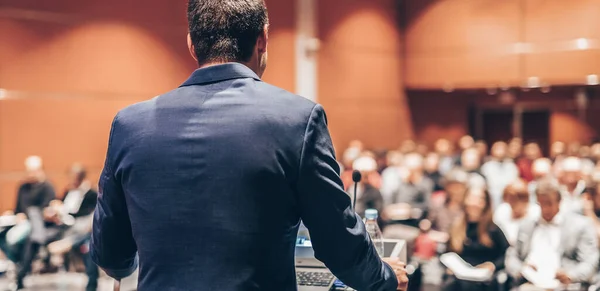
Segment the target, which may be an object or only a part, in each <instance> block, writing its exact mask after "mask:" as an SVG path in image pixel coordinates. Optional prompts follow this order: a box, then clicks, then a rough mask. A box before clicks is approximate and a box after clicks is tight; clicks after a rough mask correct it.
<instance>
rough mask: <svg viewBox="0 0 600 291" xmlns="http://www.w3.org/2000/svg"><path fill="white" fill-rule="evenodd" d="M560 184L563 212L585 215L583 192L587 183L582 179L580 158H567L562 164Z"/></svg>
mask: <svg viewBox="0 0 600 291" xmlns="http://www.w3.org/2000/svg"><path fill="white" fill-rule="evenodd" d="M560 169H561V170H560V173H559V177H558V182H559V183H560V193H561V194H562V200H561V206H560V209H561V211H570V212H574V213H579V214H583V195H582V194H583V191H585V181H584V180H583V179H582V163H581V159H579V158H578V157H573V156H571V157H567V158H565V159H564V160H563V161H562V162H561V167H560Z"/></svg>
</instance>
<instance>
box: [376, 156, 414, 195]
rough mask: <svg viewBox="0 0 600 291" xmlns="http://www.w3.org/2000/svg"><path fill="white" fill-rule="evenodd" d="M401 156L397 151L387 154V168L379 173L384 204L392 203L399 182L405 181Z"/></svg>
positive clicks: (405, 174)
mask: <svg viewBox="0 0 600 291" xmlns="http://www.w3.org/2000/svg"><path fill="white" fill-rule="evenodd" d="M403 158H404V157H403V155H402V153H400V152H399V151H389V152H388V153H387V164H388V167H387V168H386V169H385V170H383V172H382V173H381V189H380V190H381V195H382V196H383V201H384V203H385V204H391V203H392V197H393V195H394V193H396V192H397V191H398V188H399V187H400V182H401V181H402V180H404V179H406V176H407V171H406V169H405V168H404V167H403V165H402V162H403Z"/></svg>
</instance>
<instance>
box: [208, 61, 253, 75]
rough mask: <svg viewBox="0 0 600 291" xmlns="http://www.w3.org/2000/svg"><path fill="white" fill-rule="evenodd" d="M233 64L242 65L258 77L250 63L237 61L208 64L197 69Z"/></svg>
mask: <svg viewBox="0 0 600 291" xmlns="http://www.w3.org/2000/svg"><path fill="white" fill-rule="evenodd" d="M235 63H237V64H242V65H244V66H246V67H248V68H249V69H250V70H252V71H253V72H254V73H256V74H257V75H260V74H259V73H258V70H256V68H253V67H252V65H250V63H248V62H237V61H223V62H221V61H219V62H208V63H204V64H200V65H199V67H198V68H199V69H205V68H209V67H214V66H219V65H224V64H235Z"/></svg>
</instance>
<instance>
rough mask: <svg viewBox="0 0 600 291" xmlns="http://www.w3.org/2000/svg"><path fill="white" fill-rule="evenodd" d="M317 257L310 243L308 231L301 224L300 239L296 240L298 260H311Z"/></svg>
mask: <svg viewBox="0 0 600 291" xmlns="http://www.w3.org/2000/svg"><path fill="white" fill-rule="evenodd" d="M314 257H315V252H314V251H313V248H312V243H311V242H310V235H309V233H308V229H307V228H306V226H304V224H303V223H300V228H299V229H298V237H297V238H296V258H303V259H311V258H314Z"/></svg>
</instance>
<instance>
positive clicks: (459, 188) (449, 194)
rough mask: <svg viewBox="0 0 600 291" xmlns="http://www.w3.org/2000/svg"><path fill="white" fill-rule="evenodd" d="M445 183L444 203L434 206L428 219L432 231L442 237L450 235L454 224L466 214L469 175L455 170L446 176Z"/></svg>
mask: <svg viewBox="0 0 600 291" xmlns="http://www.w3.org/2000/svg"><path fill="white" fill-rule="evenodd" d="M443 181H444V192H445V193H444V197H445V199H444V201H443V203H439V204H437V205H435V204H434V205H432V207H431V209H430V211H429V215H428V217H427V219H428V220H429V221H431V229H432V230H434V231H438V232H441V233H443V234H445V235H443V236H442V237H444V236H447V235H448V234H449V232H450V226H451V225H452V223H453V222H454V221H455V220H456V219H458V218H459V217H462V215H463V214H464V211H463V202H464V200H465V194H466V192H467V183H468V181H469V174H467V173H466V172H464V171H462V170H459V169H454V170H452V171H450V172H448V173H447V174H446V176H445V177H444V180H443ZM432 204H433V203H432ZM446 240H447V239H445V240H443V242H446Z"/></svg>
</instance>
